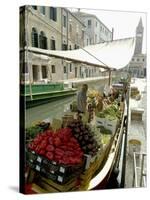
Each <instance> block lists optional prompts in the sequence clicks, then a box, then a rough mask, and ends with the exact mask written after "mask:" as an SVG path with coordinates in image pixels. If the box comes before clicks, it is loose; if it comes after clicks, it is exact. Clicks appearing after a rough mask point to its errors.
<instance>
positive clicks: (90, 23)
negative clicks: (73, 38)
mask: <svg viewBox="0 0 150 200" xmlns="http://www.w3.org/2000/svg"><path fill="white" fill-rule="evenodd" d="M91 25H92V22H91V20H90V19H89V20H88V28H90V27H91Z"/></svg>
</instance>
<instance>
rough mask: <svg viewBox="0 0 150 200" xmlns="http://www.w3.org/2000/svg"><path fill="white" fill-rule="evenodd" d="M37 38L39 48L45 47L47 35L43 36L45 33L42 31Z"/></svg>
mask: <svg viewBox="0 0 150 200" xmlns="http://www.w3.org/2000/svg"><path fill="white" fill-rule="evenodd" d="M39 40H40V41H39V43H40V48H41V49H47V37H46V36H45V33H44V32H43V31H41V32H40V35H39Z"/></svg>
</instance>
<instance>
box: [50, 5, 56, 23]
mask: <svg viewBox="0 0 150 200" xmlns="http://www.w3.org/2000/svg"><path fill="white" fill-rule="evenodd" d="M49 11H50V19H52V20H53V21H57V8H54V7H50V10H49Z"/></svg>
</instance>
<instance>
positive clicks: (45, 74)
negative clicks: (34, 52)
mask: <svg viewBox="0 0 150 200" xmlns="http://www.w3.org/2000/svg"><path fill="white" fill-rule="evenodd" d="M42 78H47V66H42Z"/></svg>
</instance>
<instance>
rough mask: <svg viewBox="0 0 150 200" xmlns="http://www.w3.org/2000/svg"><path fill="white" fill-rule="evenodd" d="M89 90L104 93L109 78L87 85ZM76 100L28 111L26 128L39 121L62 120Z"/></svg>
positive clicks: (74, 98)
mask: <svg viewBox="0 0 150 200" xmlns="http://www.w3.org/2000/svg"><path fill="white" fill-rule="evenodd" d="M81 84H82V83H78V84H77V85H76V87H77V88H78V89H79V87H80V86H81ZM87 84H88V87H89V89H96V90H98V91H100V92H103V89H104V85H105V84H108V78H107V79H103V80H99V81H96V82H95V81H93V82H89V83H87ZM74 100H76V95H74V96H71V97H66V98H63V99H59V100H56V101H53V102H50V103H46V104H43V105H40V106H36V107H33V108H29V109H26V124H25V126H26V127H30V126H32V124H34V123H35V122H37V121H41V120H44V119H47V118H49V119H50V121H51V120H52V119H54V118H56V119H60V118H61V117H62V116H63V115H64V113H65V112H66V111H67V110H68V109H69V108H70V103H71V102H72V101H74Z"/></svg>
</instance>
